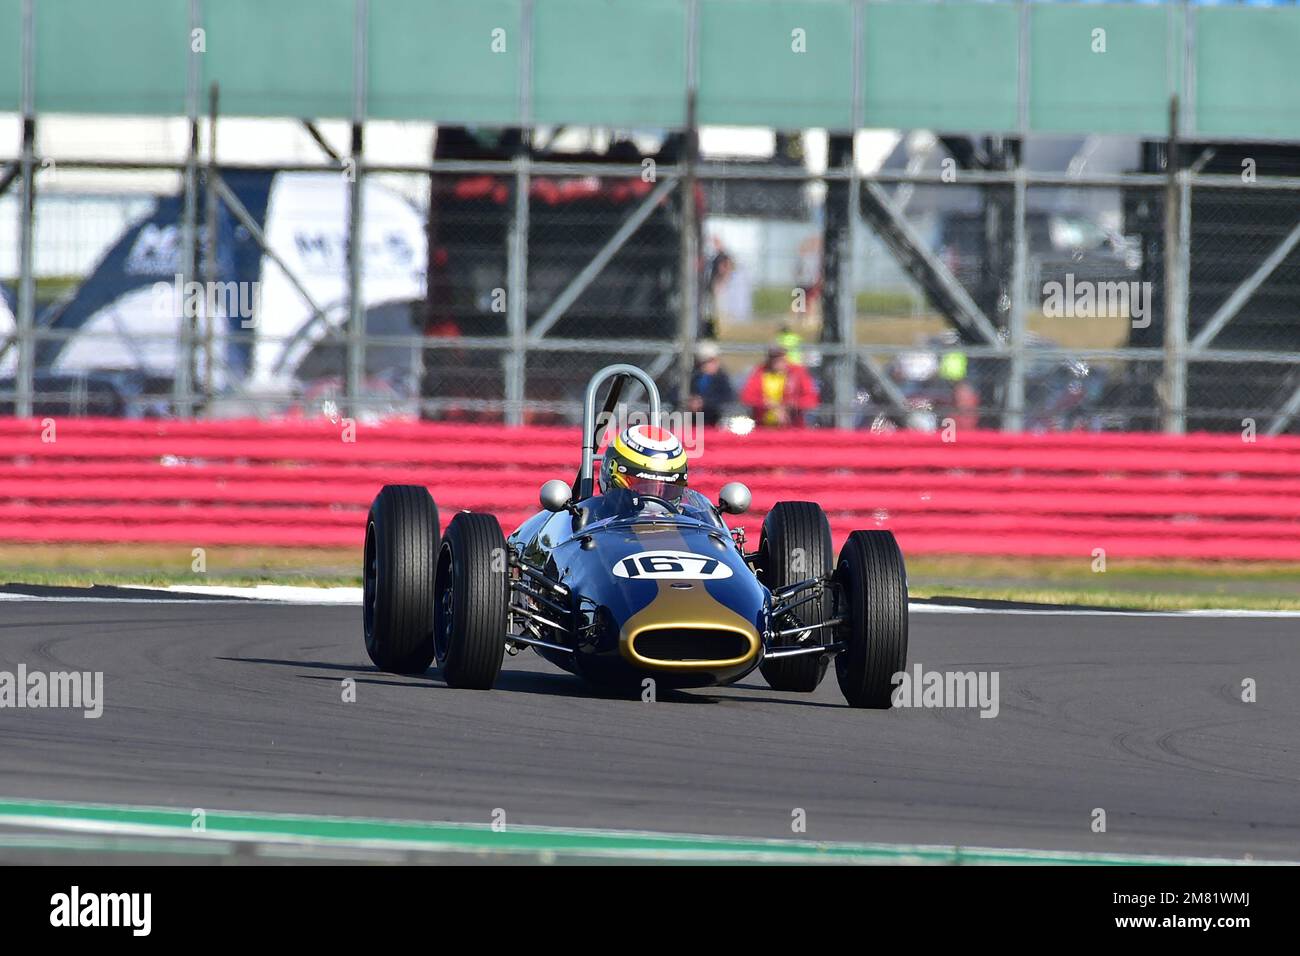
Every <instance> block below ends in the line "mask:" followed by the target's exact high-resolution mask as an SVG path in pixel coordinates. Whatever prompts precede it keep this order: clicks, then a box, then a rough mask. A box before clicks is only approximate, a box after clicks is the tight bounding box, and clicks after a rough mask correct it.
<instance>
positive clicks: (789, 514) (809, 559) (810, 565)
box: [757, 501, 834, 693]
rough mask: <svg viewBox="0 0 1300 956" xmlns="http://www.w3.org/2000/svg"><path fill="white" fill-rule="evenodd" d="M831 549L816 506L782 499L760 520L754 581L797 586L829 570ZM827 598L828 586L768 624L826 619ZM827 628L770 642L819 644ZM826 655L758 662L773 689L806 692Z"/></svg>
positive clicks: (781, 627)
mask: <svg viewBox="0 0 1300 956" xmlns="http://www.w3.org/2000/svg"><path fill="white" fill-rule="evenodd" d="M833 559H834V552H833V551H832V550H831V528H830V524H829V523H828V522H827V520H826V513H825V512H823V511H822V509H821V505H818V504H816V503H815V502H812V501H781V502H777V504H776V505H774V506H773V507H772V510H771V511H769V512H768V513H767V517H766V518H764V519H763V532H762V536H761V537H760V538H759V543H758V562H757V564H758V579H759V580H760V581H762V582H763V583H764V584H766V585H767V586H768V587H769V588H771V589H772V590H774V591H775V590H776V589H778V588H783V587H788V586H789V585H791V584H798V583H799V582H801V581H807V580H808V579H810V578H815V577H820V576H822V575H825V574H829V573H830V570H831V563H832V561H833ZM831 611H832V597H831V594H830V590H829V588H828V589H827V590H826V591H824V592H823V596H822V597H820V598H814V599H813V600H811V601H809V602H808V603H806V604H802V605H800V606H799V607H798V608H796V609H795V610H794V611H793V612H792V613H791V615H790V616H792V617H794V618H795V620H789V619H781V620H774V621H773V627H774V628H776V629H778V630H788V629H789V628H791V627H795V626H799V625H811V624H820V623H822V622H823V621H826V620H828V619H829V618H830V616H831ZM825 631H826V628H820V629H818V630H815V631H809V632H807V634H806V636H805V638H804V640H802V641H800V640H799V639H798V637H799V635H792V636H790V637H787V638H782V639H779V640H777V641H775V642H774V643H773V646H776V647H782V646H790V645H799V646H805V645H808V644H823V643H826V642H827V640H828V639H829V635H827V634H826V633H825ZM826 661H827V657H826V655H825V654H800V655H798V656H796V657H787V658H774V659H771V660H765V661H764V662H763V663H762V665H761V666H760V668H759V669H760V670H761V671H762V674H763V677H764V679H766V680H767V683H768V685H769V686H770V687H771V688H772V689H773V690H780V691H795V692H801V693H809V692H811V691H814V690H816V689H817V685H818V684H820V683H821V682H822V677H823V676H825V674H826Z"/></svg>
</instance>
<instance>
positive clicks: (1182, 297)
mask: <svg viewBox="0 0 1300 956" xmlns="http://www.w3.org/2000/svg"><path fill="white" fill-rule="evenodd" d="M1178 120H1179V116H1178V96H1177V95H1174V96H1171V97H1170V98H1169V144H1168V147H1167V149H1166V165H1167V174H1168V175H1167V176H1166V179H1165V235H1164V246H1165V248H1164V273H1165V277H1164V278H1165V329H1164V347H1165V363H1164V364H1165V368H1164V382H1163V386H1164V387H1163V389H1162V391H1163V403H1162V404H1163V409H1162V411H1163V415H1162V419H1163V427H1164V430H1165V431H1166V432H1169V433H1171V434H1178V435H1181V434H1182V433H1183V432H1184V431H1186V430H1187V420H1186V411H1187V295H1186V289H1187V284H1186V283H1187V269H1188V267H1189V265H1190V256H1189V255H1188V254H1187V251H1186V249H1185V246H1186V244H1187V242H1188V240H1189V238H1190V232H1188V231H1187V230H1186V228H1185V226H1186V223H1185V220H1186V218H1187V214H1186V210H1184V209H1183V208H1182V205H1183V200H1184V198H1185V187H1184V184H1185V182H1186V176H1185V175H1184V173H1183V171H1182V170H1181V169H1180V166H1181V163H1182V150H1181V148H1180V145H1179V131H1178Z"/></svg>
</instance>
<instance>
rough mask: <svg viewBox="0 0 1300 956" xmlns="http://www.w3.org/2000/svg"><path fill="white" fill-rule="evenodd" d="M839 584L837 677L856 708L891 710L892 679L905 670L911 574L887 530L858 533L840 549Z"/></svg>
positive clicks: (836, 577) (837, 571)
mask: <svg viewBox="0 0 1300 956" xmlns="http://www.w3.org/2000/svg"><path fill="white" fill-rule="evenodd" d="M835 581H836V585H837V586H838V588H839V591H840V595H841V607H840V610H841V613H842V614H843V616H844V623H842V624H841V625H840V626H839V627H838V628H837V631H838V637H839V639H840V640H841V641H843V642H844V644H845V649H844V650H843V651H841V652H840V653H839V654H838V655H837V656H836V658H835V676H836V677H837V678H838V679H839V683H840V690H841V691H843V693H844V698H845V700H847V701H848V702H849V705H850V706H852V707H872V708H879V709H885V708H888V707H889V706H890V703H891V697H892V693H893V687H894V681H893V678H894V675H895V674H897V673H899V672H900V671H902V670H904V669H905V668H906V667H907V569H906V567H905V566H904V564H903V553H902V552H901V551H900V550H899V549H898V542H896V541H895V540H894V536H893V534H892V533H890V532H888V531H854V532H853V533H852V534H850V535H849V538H848V540H847V541H845V542H844V547H843V548H841V549H840V559H839V563H838V565H837V566H836V569H835Z"/></svg>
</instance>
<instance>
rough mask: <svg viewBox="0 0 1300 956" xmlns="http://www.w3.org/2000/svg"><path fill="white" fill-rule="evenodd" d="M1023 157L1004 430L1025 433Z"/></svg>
mask: <svg viewBox="0 0 1300 956" xmlns="http://www.w3.org/2000/svg"><path fill="white" fill-rule="evenodd" d="M1022 160H1023V157H1022V156H1017V157H1016V181H1015V186H1014V189H1015V200H1014V206H1013V208H1014V212H1013V216H1014V222H1013V223H1012V236H1013V242H1014V243H1015V247H1014V248H1013V249H1012V252H1011V317H1010V321H1009V323H1008V330H1007V331H1008V333H1009V338H1010V342H1009V343H1008V344H1009V345H1010V352H1011V359H1010V363H1009V368H1008V369H1007V407H1006V415H1005V416H1004V418H1003V419H1002V430H1003V431H1008V432H1018V431H1024V428H1025V326H1026V306H1027V303H1026V302H1025V282H1026V276H1025V270H1026V266H1027V260H1028V258H1029V256H1028V249H1027V245H1028V242H1027V239H1026V235H1025V206H1026V202H1025V200H1026V195H1025V194H1026V192H1027V185H1026V182H1025V167H1024V164H1023V162H1022Z"/></svg>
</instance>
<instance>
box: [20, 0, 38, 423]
mask: <svg viewBox="0 0 1300 956" xmlns="http://www.w3.org/2000/svg"><path fill="white" fill-rule="evenodd" d="M34 6H35V0H23V41H22V43H23V47H22V49H23V53H22V58H23V64H22V70H23V78H22V109H23V145H22V158H21V160H20V163H19V166H20V168H21V169H22V177H23V192H22V200H21V201H22V209H21V211H20V212H19V218H18V250H19V251H18V315H17V320H18V322H17V324H18V328H17V330H16V331H17V333H18V368H17V379H18V380H17V382H16V385H17V389H16V391H17V393H18V394H17V402H16V406H17V407H16V409H15V410H16V411H17V413H18V416H19V417H20V418H27V417H29V416H30V415H31V414H32V392H33V388H34V380H35V377H36V276H35V275H34V273H33V270H34V267H35V263H34V261H33V257H32V245H33V239H34V234H35V230H36V12H35V9H34Z"/></svg>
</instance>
